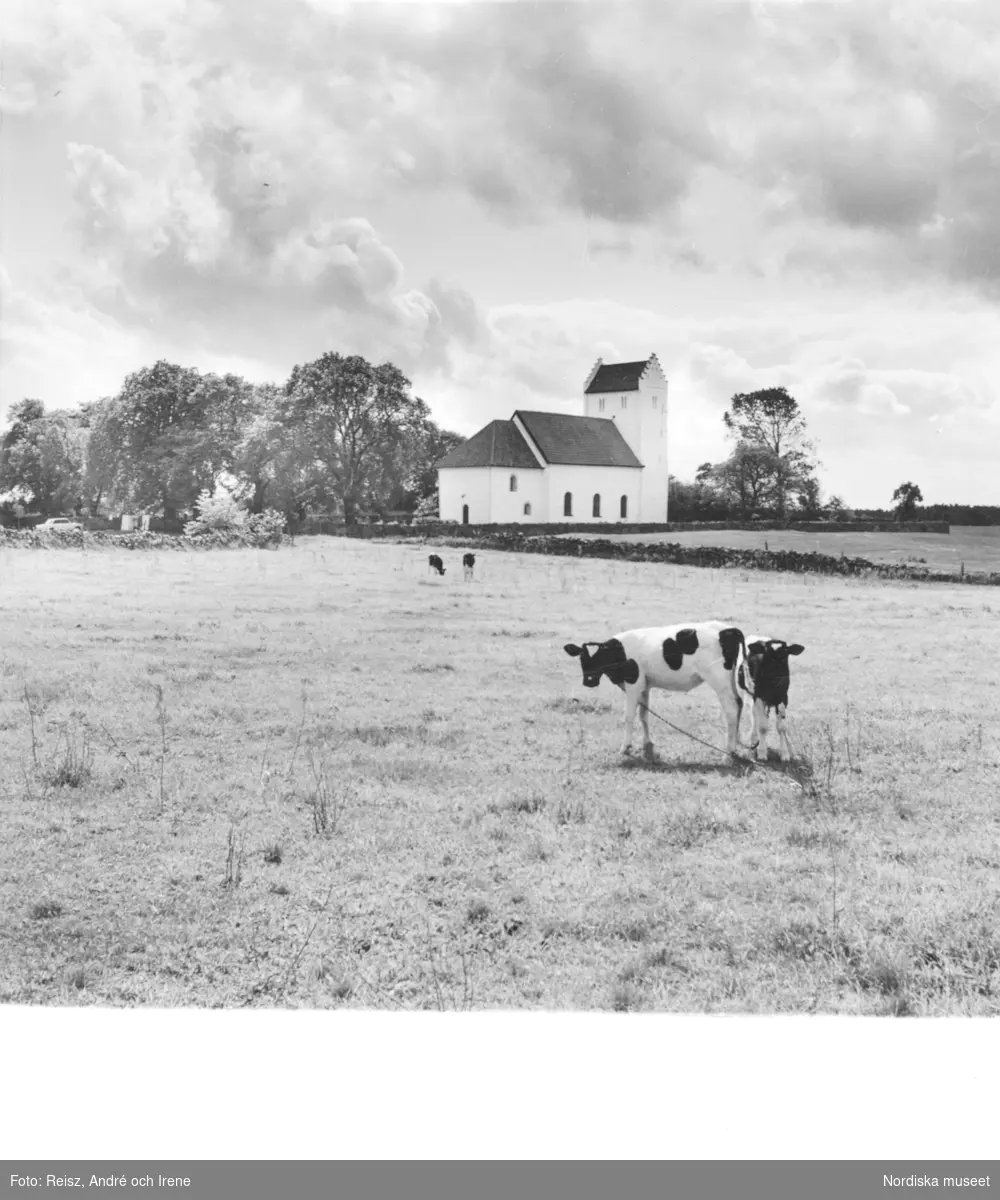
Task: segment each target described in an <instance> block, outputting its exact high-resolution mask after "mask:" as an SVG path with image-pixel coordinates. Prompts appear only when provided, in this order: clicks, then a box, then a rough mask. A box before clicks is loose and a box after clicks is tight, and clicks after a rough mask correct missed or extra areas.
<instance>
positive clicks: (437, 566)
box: [427, 554, 444, 575]
mask: <svg viewBox="0 0 1000 1200" xmlns="http://www.w3.org/2000/svg"><path fill="white" fill-rule="evenodd" d="M427 570H428V571H437V573H438V574H439V575H443V574H444V563H443V562H442V561H441V557H440V555H438V554H431V555H429V556H428V558H427Z"/></svg>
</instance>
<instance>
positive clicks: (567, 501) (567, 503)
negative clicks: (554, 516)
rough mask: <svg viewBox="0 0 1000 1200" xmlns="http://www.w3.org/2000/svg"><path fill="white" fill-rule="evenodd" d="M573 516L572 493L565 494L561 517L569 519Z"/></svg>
mask: <svg viewBox="0 0 1000 1200" xmlns="http://www.w3.org/2000/svg"><path fill="white" fill-rule="evenodd" d="M572 515H573V493H572V492H567V493H566V495H565V496H563V516H564V517H571V516H572Z"/></svg>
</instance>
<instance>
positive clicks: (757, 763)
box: [639, 700, 805, 790]
mask: <svg viewBox="0 0 1000 1200" xmlns="http://www.w3.org/2000/svg"><path fill="white" fill-rule="evenodd" d="M639 707H640V708H643V709H645V710H646V712H648V713H649V714H650V715H651V716H654V717H656V719H657V720H658V721H662V722H663V724H664V725H669V726H670V728H671V729H673V730H675V731H676V732H677V733H682V734H683V735H684V736H685V737H686V738H690V739H691V741H692V742H698V743H699V745H702V746H706V747H707V748H708V749H709V750H714V751H715V752H716V754H722V755H724V756H725V757H726V758H732V757H733V756H732V754H730V752H729V751H728V750H723V749H722V747H721V746H716V745H713V744H712V743H711V742H706V741H705V739H704V738H700V737H698V735H697V734H695V733H691V731H690V730H688V729H682V728H681V727H680V725H675V724H674V723H673V721H668V720H667V718H666V717H661V716H660V714H659V713H658V712H654V711H653V709H651V708H650V707H649V705H648V704H643V703H642V701H641V700H640V701H639ZM744 761H745V762H746V763H747V764H748V765H749V766H752V767H764V768H766V769H767V770H769V771H774V772H775V774H777V775H780V776H781V778H782V779H786V780H788V782H789V783H790V784H792V785H793V786H795V787H801V788H802V789H803V790H805V785H804V784H803V782H802V781H801V780H800V779H789V778H788V775H787V774H786V773H785V771H783V770H782V769H781V767H777V766H775V765H774V764H773V763H769V762H768V761H767V760H766V759H763V760H762V759H755V758H748V759H745V760H744Z"/></svg>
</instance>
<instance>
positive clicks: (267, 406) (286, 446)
mask: <svg viewBox="0 0 1000 1200" xmlns="http://www.w3.org/2000/svg"><path fill="white" fill-rule="evenodd" d="M282 398H283V393H282V391H281V389H280V388H278V387H276V386H275V385H274V384H272V383H263V384H257V385H256V386H255V387H254V388H253V390H252V396H251V401H250V405H249V407H248V408H247V409H246V410H245V411H244V422H243V426H242V428H241V430H240V433H239V436H238V438H237V439H236V441H235V444H234V447H233V456H232V472H233V474H234V475H236V477H237V478H238V479H239V480H240V481H241V482H242V483H244V484H245V485H246V487H247V490H248V494H249V504H250V511H251V512H252V513H261V512H263V511H264V501H265V499H268V500H272V499H273V498H274V497H275V495H276V494H277V493H278V492H280V490H281V487H280V482H282V481H285V480H286V477H287V475H288V474H289V469H290V463H291V458H292V457H293V455H290V452H291V451H292V450H293V445H292V443H293V439H292V437H291V436H290V435H289V431H288V430H287V429H286V427H285V425H284V423H283V422H282V419H281V403H282Z"/></svg>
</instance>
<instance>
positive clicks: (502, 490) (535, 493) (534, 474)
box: [490, 467, 549, 524]
mask: <svg viewBox="0 0 1000 1200" xmlns="http://www.w3.org/2000/svg"><path fill="white" fill-rule="evenodd" d="M492 472H493V478H492V480H491V481H490V495H491V502H490V511H491V512H492V513H493V516H492V517H491V518H490V520H491V521H493V522H495V523H497V524H505V523H507V522H514V523H518V524H523V523H527V522H531V523H536V522H538V521H547V520H548V519H549V518H548V516H547V513H548V489H547V487H546V484H545V472H544V471H535V470H531V469H530V468H529V469H528V470H526V471H525V470H520V471H519V470H518V469H517V467H493V468H492ZM512 476H513V478H514V480H515V490H514V491H511V488H510V481H511V477H512ZM526 504H529V505H530V506H531V512H530V513H525V511H524V506H525V505H526Z"/></svg>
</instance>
